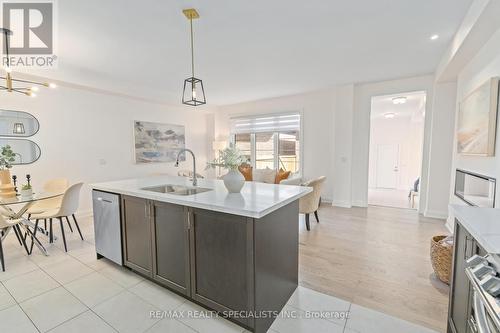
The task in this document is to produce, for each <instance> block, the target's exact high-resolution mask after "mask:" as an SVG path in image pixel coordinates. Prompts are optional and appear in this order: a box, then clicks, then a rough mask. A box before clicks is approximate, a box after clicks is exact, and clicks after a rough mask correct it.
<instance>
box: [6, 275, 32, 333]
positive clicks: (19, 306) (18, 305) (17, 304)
mask: <svg viewBox="0 0 500 333" xmlns="http://www.w3.org/2000/svg"><path fill="white" fill-rule="evenodd" d="M0 283H1V284H2V286H3V287H4V288H5V290H7V292H8V293H9V294H10V297H12V299H13V300H14V302H16V304H14V305H12V306H10V307H8V308H6V309H4V310H7V309H10V308H11V307H14V306H17V307H18V308H19V309H21V311H22V312H23V313H24V315H25V316H26V318H28V320H29V321H30V322H31V324H32V325H33V327H34V328H35V329H36V330H37V331H38V332H41V331H40V330H39V329H38V326H36V325H35V323H34V322H33V320H31V318H30V316H28V314H27V313H26V312H25V311H24V309H23V307H22V306H21V305H20V304H19V303H18V302H17V300H16V298H15V297H14V295H12V294H11V292H10V290H9V289H7V288H6V287H5V285H4V284H3V282H0ZM2 311H3V310H2Z"/></svg>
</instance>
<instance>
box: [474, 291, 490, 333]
mask: <svg viewBox="0 0 500 333" xmlns="http://www.w3.org/2000/svg"><path fill="white" fill-rule="evenodd" d="M486 316H487V314H486V311H484V305H483V302H482V301H481V299H480V298H479V295H478V294H477V291H474V318H475V319H476V325H477V326H476V327H477V333H491V330H490V328H489V327H488V322H487V320H486Z"/></svg>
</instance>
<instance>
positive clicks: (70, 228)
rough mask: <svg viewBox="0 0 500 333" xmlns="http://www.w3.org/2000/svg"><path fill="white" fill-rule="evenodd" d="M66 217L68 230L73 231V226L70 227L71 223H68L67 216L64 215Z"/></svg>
mask: <svg viewBox="0 0 500 333" xmlns="http://www.w3.org/2000/svg"><path fill="white" fill-rule="evenodd" d="M65 218H66V222H68V225H69V231H71V232H73V228H72V227H71V223H69V219H68V217H67V216H65Z"/></svg>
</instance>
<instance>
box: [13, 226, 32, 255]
mask: <svg viewBox="0 0 500 333" xmlns="http://www.w3.org/2000/svg"><path fill="white" fill-rule="evenodd" d="M14 229H17V232H19V234H21V233H22V231H21V227H19V224H16V225H15V226H14ZM21 241H22V242H23V246H24V249H25V250H26V254H28V255H29V254H30V251H29V250H28V246H27V245H26V241H25V239H24V238H23V237H21Z"/></svg>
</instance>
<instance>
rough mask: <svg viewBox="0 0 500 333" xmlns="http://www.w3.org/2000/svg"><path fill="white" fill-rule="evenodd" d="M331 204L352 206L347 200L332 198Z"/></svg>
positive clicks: (344, 206) (345, 206)
mask: <svg viewBox="0 0 500 333" xmlns="http://www.w3.org/2000/svg"><path fill="white" fill-rule="evenodd" d="M332 206H335V207H343V208H352V204H351V202H350V201H347V200H332Z"/></svg>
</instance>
